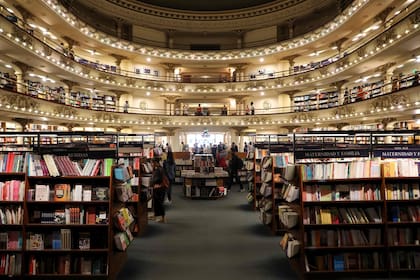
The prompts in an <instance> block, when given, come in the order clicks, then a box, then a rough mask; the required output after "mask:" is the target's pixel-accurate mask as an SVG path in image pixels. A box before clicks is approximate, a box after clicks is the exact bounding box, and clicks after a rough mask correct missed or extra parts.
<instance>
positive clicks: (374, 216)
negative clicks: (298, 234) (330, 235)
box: [303, 206, 382, 225]
mask: <svg viewBox="0 0 420 280" xmlns="http://www.w3.org/2000/svg"><path fill="white" fill-rule="evenodd" d="M367 223H382V217H381V211H380V209H378V208H375V207H366V208H357V207H349V208H342V207H341V208H336V207H318V206H316V207H305V208H304V211H303V224H306V225H310V224H367Z"/></svg>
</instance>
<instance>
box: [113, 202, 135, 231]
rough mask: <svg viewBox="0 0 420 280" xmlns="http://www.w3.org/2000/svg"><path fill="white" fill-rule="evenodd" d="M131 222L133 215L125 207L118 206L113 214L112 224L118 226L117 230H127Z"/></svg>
mask: <svg viewBox="0 0 420 280" xmlns="http://www.w3.org/2000/svg"><path fill="white" fill-rule="evenodd" d="M133 222H134V218H133V215H132V214H131V211H130V210H129V209H128V208H127V207H122V208H120V209H119V210H118V211H117V212H116V213H115V214H114V225H115V226H116V227H117V228H118V230H121V231H125V230H127V229H128V228H129V227H130V225H131V224H132V223H133Z"/></svg>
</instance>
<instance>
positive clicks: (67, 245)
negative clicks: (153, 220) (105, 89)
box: [0, 132, 128, 279]
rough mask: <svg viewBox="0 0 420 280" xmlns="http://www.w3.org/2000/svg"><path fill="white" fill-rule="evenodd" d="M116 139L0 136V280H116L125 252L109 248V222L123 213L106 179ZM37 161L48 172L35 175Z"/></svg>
mask: <svg viewBox="0 0 420 280" xmlns="http://www.w3.org/2000/svg"><path fill="white" fill-rule="evenodd" d="M117 136H118V135H116V134H103V133H85V132H82V133H72V132H69V133H13V134H10V133H3V134H1V135H0V138H1V139H2V140H3V142H2V153H1V154H0V161H1V165H0V166H1V168H2V169H1V170H0V193H1V196H0V224H1V230H0V244H1V245H0V246H1V247H0V258H1V259H2V267H1V268H0V269H1V270H0V271H1V273H0V277H6V276H7V277H9V278H10V277H11V278H15V279H31V278H37V279H60V278H63V279H75V278H86V279H92V278H93V279H115V278H116V276H117V274H118V272H119V270H120V268H121V267H122V265H123V263H124V261H125V259H126V251H124V250H120V249H119V248H118V246H116V242H114V241H115V240H114V237H115V235H116V234H117V233H118V231H117V230H116V227H115V224H114V217H115V213H116V212H117V211H120V210H121V209H122V208H123V207H125V208H128V207H127V204H126V203H121V202H117V200H116V194H115V189H114V184H113V182H114V181H113V174H112V172H111V168H112V164H114V159H115V158H116V155H117V152H116V151H117V149H118V148H117V147H118V137H117ZM12 138H15V140H13V141H12V140H11V139H12ZM81 142H83V145H81ZM11 143H12V145H10V144H11ZM48 147H49V148H48ZM104 156H107V157H111V156H112V158H109V159H103V158H102V157H104ZM86 158H89V160H86ZM41 159H43V160H45V164H46V166H44V165H43V164H42V165H41V167H40V168H38V167H37V164H35V162H36V161H38V160H41ZM89 161H91V163H89ZM82 162H83V163H82ZM51 164H53V165H55V168H52V167H51V166H50V165H51ZM76 164H79V165H80V169H79V171H82V172H83V173H77V172H76V173H77V174H74V173H72V172H73V171H74V170H73V171H70V169H72V168H70V166H72V167H73V168H75V169H76V170H77V168H76ZM89 164H92V166H91V168H90V170H91V171H90V173H89V174H85V173H84V172H85V169H84V168H82V167H83V166H85V167H86V166H88V165H89ZM54 169H57V170H58V173H55V170H54ZM81 169H83V170H81ZM95 170H96V171H95ZM6 264H7V270H6V267H5V266H6ZM3 268H4V270H3Z"/></svg>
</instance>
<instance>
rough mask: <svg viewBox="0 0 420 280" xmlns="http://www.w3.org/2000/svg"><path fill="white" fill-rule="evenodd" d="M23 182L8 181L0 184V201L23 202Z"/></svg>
mask: <svg viewBox="0 0 420 280" xmlns="http://www.w3.org/2000/svg"><path fill="white" fill-rule="evenodd" d="M24 194H25V181H21V180H10V181H5V182H0V201H23V197H24Z"/></svg>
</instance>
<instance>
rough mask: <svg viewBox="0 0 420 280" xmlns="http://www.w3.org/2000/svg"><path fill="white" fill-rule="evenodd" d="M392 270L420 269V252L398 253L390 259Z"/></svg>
mask: <svg viewBox="0 0 420 280" xmlns="http://www.w3.org/2000/svg"><path fill="white" fill-rule="evenodd" d="M389 262H390V267H391V268H392V269H420V252H418V251H396V252H392V253H391V256H390V258H389Z"/></svg>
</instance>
